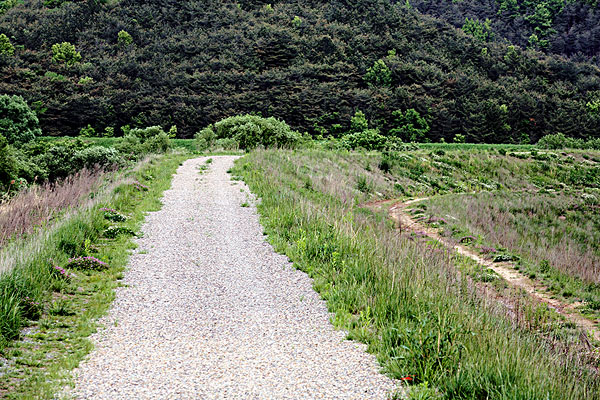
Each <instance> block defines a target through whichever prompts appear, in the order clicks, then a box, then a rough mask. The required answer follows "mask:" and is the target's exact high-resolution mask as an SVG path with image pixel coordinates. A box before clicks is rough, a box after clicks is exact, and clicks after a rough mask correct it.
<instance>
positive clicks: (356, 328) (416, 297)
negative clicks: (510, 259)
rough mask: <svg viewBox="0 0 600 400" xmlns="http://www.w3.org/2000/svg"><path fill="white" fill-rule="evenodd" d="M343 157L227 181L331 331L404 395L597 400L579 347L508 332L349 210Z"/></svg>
mask: <svg viewBox="0 0 600 400" xmlns="http://www.w3.org/2000/svg"><path fill="white" fill-rule="evenodd" d="M343 158H344V156H342V157H340V156H338V155H336V154H333V153H325V152H311V151H297V152H283V151H279V152H275V151H259V152H254V153H252V154H250V155H249V156H247V157H245V158H244V159H242V160H239V161H238V162H237V164H236V169H235V173H237V174H239V175H242V176H243V177H244V179H245V180H246V182H247V183H248V184H249V185H250V187H251V189H252V191H253V192H254V193H256V194H257V195H258V196H260V197H261V199H262V200H261V203H260V205H259V212H260V213H261V216H262V222H263V224H264V226H265V227H266V231H267V233H268V235H269V239H270V240H271V242H272V243H273V244H274V246H275V247H276V248H277V250H278V251H281V252H284V253H285V254H287V255H288V256H289V257H290V258H291V259H292V260H293V261H294V263H295V265H296V266H297V267H298V268H300V269H302V270H304V271H306V272H307V273H309V274H310V275H311V276H312V277H313V278H314V280H315V283H314V284H315V288H316V289H317V290H318V291H319V292H320V293H321V295H322V296H323V297H324V298H325V299H326V300H327V302H328V306H329V308H330V310H331V311H333V312H334V313H335V323H336V325H337V326H339V327H342V328H345V329H347V330H348V331H349V336H350V337H351V338H354V339H357V340H361V341H363V342H365V343H367V344H368V348H369V350H370V351H372V352H374V353H375V354H376V355H377V358H378V360H379V362H380V363H381V365H382V366H383V368H384V370H385V371H386V372H387V373H389V374H390V375H391V376H393V377H395V378H407V377H411V378H412V379H413V380H412V382H414V383H416V386H414V387H413V389H412V391H413V394H414V395H415V396H416V393H424V392H425V391H426V392H427V393H429V395H430V396H434V397H435V396H438V397H442V398H448V399H537V398H539V399H559V398H560V399H595V398H600V380H599V379H598V376H597V373H596V372H595V370H594V369H593V368H590V367H589V362H590V359H589V358H588V357H587V355H586V354H585V352H584V351H582V348H581V347H578V345H576V344H575V343H573V344H572V345H571V346H572V347H569V346H562V347H560V349H561V350H560V351H557V348H558V347H556V346H555V345H556V342H553V341H552V340H547V339H544V338H542V337H541V336H540V335H539V333H538V332H537V331H536V330H538V329H543V326H542V325H541V324H533V325H531V324H522V323H519V321H518V320H515V319H514V318H511V317H510V315H509V313H507V312H506V310H505V309H504V307H502V306H501V305H499V304H498V303H497V302H495V301H494V296H488V295H485V293H483V294H482V291H481V290H479V289H478V287H477V285H475V284H474V283H473V282H471V281H470V280H469V279H468V278H467V277H466V276H464V275H460V274H457V268H456V266H455V265H454V260H455V259H454V258H453V257H452V256H451V255H450V254H449V253H448V252H446V251H445V250H443V249H441V248H438V247H435V246H433V247H432V246H426V245H423V244H422V243H420V242H416V241H412V240H411V239H410V238H408V237H404V236H400V235H398V234H397V233H396V231H395V230H394V229H393V228H392V227H391V226H390V224H389V222H388V221H387V220H386V219H385V218H382V217H381V216H380V215H377V214H372V213H369V212H367V211H365V210H364V209H359V208H356V207H355V205H356V204H358V203H360V202H361V201H363V199H364V196H366V195H365V193H364V192H361V191H360V190H358V189H357V188H356V183H355V182H353V184H352V185H347V186H346V187H345V188H344V187H342V184H340V182H349V180H350V178H349V177H348V175H347V171H346V168H349V167H348V165H347V163H346V162H345V161H344V160H343ZM307 159H310V160H311V162H310V163H306V160H307ZM338 166H339V167H338ZM359 172H360V173H362V174H364V175H365V176H369V174H370V171H368V170H367V169H363V170H362V171H359ZM308 181H310V182H311V184H310V185H309V184H306V182H308ZM535 312H536V311H535V309H533V308H531V309H530V311H529V315H530V317H528V318H530V319H531V318H535V317H533V315H534V314H535ZM565 377H569V379H565ZM431 387H433V388H434V389H433V390H430V389H427V388H431ZM429 398H431V397H429Z"/></svg>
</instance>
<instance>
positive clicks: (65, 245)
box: [0, 154, 189, 399]
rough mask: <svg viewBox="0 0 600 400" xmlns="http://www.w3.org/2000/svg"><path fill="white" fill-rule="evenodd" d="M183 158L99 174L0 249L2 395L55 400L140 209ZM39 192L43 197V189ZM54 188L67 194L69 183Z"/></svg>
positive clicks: (85, 346) (98, 312) (118, 273)
mask: <svg viewBox="0 0 600 400" xmlns="http://www.w3.org/2000/svg"><path fill="white" fill-rule="evenodd" d="M188 157H189V155H187V154H179V155H176V154H170V155H162V156H156V155H153V156H149V157H147V158H145V159H143V160H142V161H140V162H139V163H137V164H136V165H135V166H134V167H133V168H128V169H125V170H121V171H118V172H111V173H107V174H104V175H103V176H102V177H101V178H102V182H101V184H99V185H98V186H97V187H94V188H93V190H92V191H90V192H88V193H87V194H86V195H85V199H84V200H83V201H82V202H80V203H78V204H77V205H76V206H72V207H69V208H68V209H66V210H62V211H61V212H60V218H51V221H46V222H44V223H43V224H42V225H41V226H36V227H35V229H33V230H32V231H31V232H29V233H28V235H27V236H26V237H20V238H19V240H12V241H9V242H8V243H6V244H4V245H3V246H2V248H0V265H2V272H1V274H0V321H2V324H1V326H0V354H1V355H2V356H1V357H0V396H1V397H3V398H30V399H34V398H35V399H39V398H53V396H54V395H55V393H56V391H58V390H59V389H60V388H61V386H62V385H65V384H69V383H70V378H69V375H68V371H69V370H71V369H72V368H74V367H75V366H77V364H78V363H79V361H80V360H81V359H82V358H83V357H84V356H85V355H86V354H87V353H88V352H89V351H90V350H91V348H92V347H91V344H90V342H89V340H88V339H87V337H88V336H89V335H90V334H91V333H93V332H95V331H96V329H97V327H98V324H97V320H98V318H99V317H101V316H102V315H104V314H105V312H106V311H107V309H108V307H109V306H110V303H111V302H112V300H113V298H114V289H115V288H116V287H117V286H119V285H120V283H119V280H120V279H121V278H122V276H123V275H122V273H123V270H124V267H125V265H126V263H127V259H128V255H129V251H130V250H131V249H133V248H134V245H133V243H132V241H131V238H132V237H133V236H134V235H136V234H138V233H139V229H140V226H141V223H142V222H143V219H144V216H145V213H146V212H147V211H152V210H156V209H158V208H159V207H160V201H159V200H160V197H161V194H162V192H163V191H164V190H165V189H167V188H168V187H169V186H170V181H171V177H172V175H173V173H174V172H175V170H176V169H177V167H178V166H179V165H180V163H181V162H182V161H183V160H185V159H186V158H188ZM37 190H38V192H37V194H38V195H40V196H44V195H45V194H48V193H47V192H44V190H45V189H44V188H43V187H42V188H38V189H37ZM52 190H54V191H58V192H60V193H61V194H65V191H66V193H68V191H69V190H70V185H69V184H63V185H60V186H58V187H55V188H52V189H50V191H52ZM27 196H29V194H26V197H25V198H24V199H22V198H20V197H19V196H17V197H15V198H13V200H12V201H17V202H20V201H24V200H26V199H28V197H27ZM59 196H60V194H59ZM0 207H1V206H0ZM50 212H51V213H52V215H54V216H56V214H54V213H55V211H54V210H50Z"/></svg>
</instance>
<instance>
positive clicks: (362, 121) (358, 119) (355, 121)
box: [350, 111, 369, 133]
mask: <svg viewBox="0 0 600 400" xmlns="http://www.w3.org/2000/svg"><path fill="white" fill-rule="evenodd" d="M367 129H369V121H367V117H366V116H365V114H364V113H363V112H362V111H357V112H355V113H354V117H352V119H351V120H350V132H352V133H356V132H363V131H366V130H367Z"/></svg>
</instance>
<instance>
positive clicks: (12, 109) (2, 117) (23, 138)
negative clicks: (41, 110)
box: [0, 94, 42, 144]
mask: <svg viewBox="0 0 600 400" xmlns="http://www.w3.org/2000/svg"><path fill="white" fill-rule="evenodd" d="M0 132H2V135H4V137H6V140H7V141H8V143H9V144H22V143H27V142H29V141H31V140H33V139H35V137H36V136H39V135H41V134H42V131H41V130H40V127H39V121H38V118H37V116H36V115H35V113H34V112H33V111H32V110H31V108H29V106H28V105H27V102H26V101H25V100H24V99H23V97H21V96H10V95H6V94H5V95H1V96H0Z"/></svg>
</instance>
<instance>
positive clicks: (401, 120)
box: [390, 108, 429, 142]
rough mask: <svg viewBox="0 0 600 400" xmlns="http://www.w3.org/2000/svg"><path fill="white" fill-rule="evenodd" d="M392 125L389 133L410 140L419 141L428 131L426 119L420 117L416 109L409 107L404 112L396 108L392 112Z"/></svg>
mask: <svg viewBox="0 0 600 400" xmlns="http://www.w3.org/2000/svg"><path fill="white" fill-rule="evenodd" d="M392 116H393V117H394V127H393V128H392V129H390V135H391V136H394V137H399V138H402V139H403V140H407V141H410V142H421V141H423V140H424V139H425V137H426V135H427V133H429V124H428V123H427V120H426V119H425V118H423V117H421V114H419V112H418V111H416V110H415V109H412V108H409V109H408V110H406V111H405V112H402V111H401V110H396V111H394V112H392Z"/></svg>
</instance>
